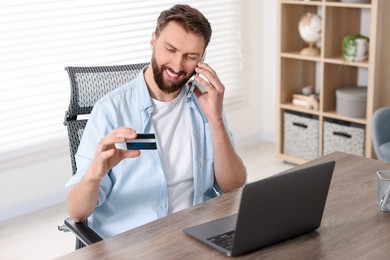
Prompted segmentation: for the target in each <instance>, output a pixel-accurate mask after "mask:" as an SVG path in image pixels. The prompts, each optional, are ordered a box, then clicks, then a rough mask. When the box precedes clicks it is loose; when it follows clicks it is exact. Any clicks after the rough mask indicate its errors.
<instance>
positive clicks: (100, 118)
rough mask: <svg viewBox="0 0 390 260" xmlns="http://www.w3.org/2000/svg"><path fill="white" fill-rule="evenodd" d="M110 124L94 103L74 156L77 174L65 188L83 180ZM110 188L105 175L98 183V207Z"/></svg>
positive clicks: (102, 111)
mask: <svg viewBox="0 0 390 260" xmlns="http://www.w3.org/2000/svg"><path fill="white" fill-rule="evenodd" d="M111 125H112V123H111V122H110V120H109V117H108V116H107V115H106V113H105V112H104V110H103V109H102V108H101V106H100V105H99V103H96V105H95V107H94V109H93V110H92V113H91V115H90V117H89V119H88V123H87V125H86V127H85V129H84V132H83V136H82V138H81V141H80V145H79V148H78V150H77V153H76V155H75V159H76V165H77V172H76V174H75V175H74V176H73V177H72V178H71V179H70V180H69V181H68V182H67V183H66V184H65V188H66V189H67V190H68V189H69V188H70V187H72V186H74V185H76V184H77V183H79V182H80V180H81V179H82V178H83V176H84V174H85V172H86V171H87V169H88V167H89V165H90V164H91V162H92V159H93V157H94V156H95V152H96V148H97V144H98V143H99V141H100V140H101V139H102V138H103V137H104V136H105V135H106V134H107V133H108V132H109V131H111V129H112V127H111ZM111 188H112V182H111V180H110V178H109V176H108V174H107V175H105V176H104V177H103V178H102V180H101V182H100V189H99V198H98V205H97V206H100V205H101V204H102V203H103V202H104V201H105V199H106V196H107V195H108V194H109V193H110V191H111Z"/></svg>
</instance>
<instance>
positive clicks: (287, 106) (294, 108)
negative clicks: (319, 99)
mask: <svg viewBox="0 0 390 260" xmlns="http://www.w3.org/2000/svg"><path fill="white" fill-rule="evenodd" d="M280 108H283V109H287V110H292V111H297V112H302V113H306V114H311V115H316V116H318V115H319V111H318V110H313V109H308V108H304V107H300V106H296V105H293V104H292V103H287V104H281V105H280Z"/></svg>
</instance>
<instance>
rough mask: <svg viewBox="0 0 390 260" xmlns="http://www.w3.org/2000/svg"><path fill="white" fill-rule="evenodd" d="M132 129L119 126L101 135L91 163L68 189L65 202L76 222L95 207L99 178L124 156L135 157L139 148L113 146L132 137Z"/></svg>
mask: <svg viewBox="0 0 390 260" xmlns="http://www.w3.org/2000/svg"><path fill="white" fill-rule="evenodd" d="M136 137H137V133H136V131H135V130H134V129H131V128H125V127H119V128H116V129H114V130H112V131H111V132H110V133H108V134H107V135H106V136H105V137H103V138H102V139H101V140H100V142H99V144H98V146H97V148H96V153H95V157H94V159H93V160H92V163H91V165H90V166H89V168H88V169H87V171H86V172H85V174H84V176H83V178H82V179H81V180H80V182H79V183H77V184H76V185H74V186H73V187H72V188H70V189H69V190H68V193H67V199H66V204H67V208H68V213H69V216H70V217H71V218H72V219H73V220H74V221H76V222H79V221H82V220H83V219H85V218H87V217H88V216H89V215H90V214H91V213H92V212H93V211H94V210H95V207H96V203H97V201H98V194H99V185H100V181H101V179H102V178H103V177H104V176H105V175H106V174H107V173H108V171H109V170H110V169H111V168H113V167H114V166H115V165H117V164H118V163H119V162H120V161H121V160H123V159H125V158H133V157H137V156H139V155H140V154H141V152H140V151H139V150H122V149H119V148H117V147H116V146H115V144H117V143H123V142H125V141H126V140H128V139H134V138H136Z"/></svg>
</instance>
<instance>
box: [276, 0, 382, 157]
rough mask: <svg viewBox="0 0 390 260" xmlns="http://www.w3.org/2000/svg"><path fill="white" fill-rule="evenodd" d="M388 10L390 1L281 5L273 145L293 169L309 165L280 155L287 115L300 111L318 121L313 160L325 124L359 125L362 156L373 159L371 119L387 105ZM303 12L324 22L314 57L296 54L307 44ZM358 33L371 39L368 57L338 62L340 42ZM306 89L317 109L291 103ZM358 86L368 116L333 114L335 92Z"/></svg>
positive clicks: (291, 0) (316, 0)
mask: <svg viewBox="0 0 390 260" xmlns="http://www.w3.org/2000/svg"><path fill="white" fill-rule="evenodd" d="M389 10H390V1H389V0H371V1H370V2H369V3H364V4H363V3H344V2H343V1H342V0H279V2H278V21H279V26H278V28H279V32H278V36H279V38H278V47H277V48H278V51H277V52H278V62H277V64H278V71H277V75H278V77H277V117H278V119H277V140H276V145H277V156H278V157H279V158H280V159H282V160H284V161H287V162H290V163H294V164H301V163H304V162H306V161H307V160H309V159H307V158H306V159H305V158H301V157H300V156H299V155H298V156H297V155H292V154H288V153H286V152H285V150H284V141H285V135H286V134H285V131H286V129H285V127H286V126H285V125H284V114H285V113H286V112H293V113H295V112H299V113H301V114H302V115H308V116H314V117H315V118H316V119H318V137H317V140H316V142H318V153H317V154H316V157H320V156H322V155H324V152H323V150H324V123H325V122H327V121H338V122H342V123H346V124H352V125H356V124H357V125H359V127H361V128H362V129H364V154H362V155H364V156H366V157H374V156H375V155H374V153H373V149H372V143H371V125H370V122H371V117H372V114H373V112H374V111H375V110H376V109H377V108H380V107H383V106H388V105H390V71H389V67H390V15H389V14H387V12H388V11H389ZM307 12H311V13H316V14H318V15H320V16H321V18H322V30H321V39H320V40H319V42H318V43H317V47H319V48H320V55H318V56H303V55H301V54H300V50H301V49H303V48H304V47H306V46H307V44H306V43H305V42H304V41H303V40H302V39H301V37H300V35H299V32H298V24H299V21H300V19H301V17H302V15H304V14H305V13H307ZM358 33H361V34H363V35H366V36H367V37H369V58H368V59H367V60H364V61H360V62H347V61H345V60H344V59H343V58H342V53H341V43H342V39H343V37H344V36H346V35H353V34H358ZM308 85H310V86H314V87H315V89H316V92H317V93H319V100H320V106H319V109H318V110H312V109H307V108H304V107H299V106H296V105H293V104H292V95H293V94H294V93H299V92H300V91H301V88H302V87H303V86H308ZM357 85H364V86H367V102H366V104H367V105H366V117H365V118H352V117H346V116H342V115H339V114H337V113H336V89H338V88H340V87H344V86H357ZM308 138H309V137H308ZM310 138H312V137H310Z"/></svg>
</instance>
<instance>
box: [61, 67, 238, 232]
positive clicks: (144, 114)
mask: <svg viewBox="0 0 390 260" xmlns="http://www.w3.org/2000/svg"><path fill="white" fill-rule="evenodd" d="M182 91H188V87H187V86H185V87H184V88H183V90H182ZM186 104H187V105H188V106H187V109H189V112H190V118H191V124H192V125H191V127H192V129H193V131H191V132H192V137H191V138H192V144H193V145H192V149H193V151H192V154H193V158H192V160H193V178H194V196H193V198H194V200H193V204H194V205H195V204H198V203H201V202H203V201H204V200H206V199H208V198H211V197H215V196H216V195H217V193H218V192H219V189H218V186H217V183H216V181H215V179H214V168H213V144H212V140H211V133H210V129H209V125H208V122H207V118H206V117H205V115H204V114H203V112H202V111H201V109H200V106H199V103H198V102H197V99H196V98H195V96H194V95H192V96H190V97H188V98H187V103H186ZM152 111H153V108H152V102H151V98H150V96H149V92H148V88H147V86H146V83H145V80H144V76H143V73H140V75H139V76H138V77H137V78H136V79H135V80H133V81H131V82H129V83H127V84H125V85H123V86H121V87H119V88H118V89H116V90H114V91H112V92H110V93H109V94H107V95H106V96H104V97H103V98H102V99H101V100H99V101H98V102H97V103H96V104H95V106H94V109H93V111H92V113H91V115H90V118H89V120H88V123H87V126H86V128H85V130H84V133H83V137H82V140H81V142H80V146H79V149H78V151H77V154H76V162H77V173H76V174H75V175H74V176H73V177H72V178H71V179H70V180H69V182H68V183H67V184H66V188H67V189H69V187H71V186H72V185H74V184H76V183H78V182H79V181H80V179H81V178H82V176H83V175H84V173H85V171H86V170H87V168H88V167H89V165H90V163H91V161H92V159H93V157H94V155H95V152H96V147H97V144H98V143H99V141H100V140H101V139H102V138H103V137H104V136H105V135H107V134H108V133H109V132H110V131H111V130H113V129H114V128H116V127H121V126H123V127H131V128H134V129H135V130H136V131H137V133H155V131H154V128H153V124H152V120H151V114H152ZM225 122H226V121H225ZM228 132H229V136H230V140H231V142H232V143H233V136H232V134H231V133H230V131H228ZM156 138H158V136H156ZM177 159H178V160H180V158H177ZM167 215H168V190H167V183H166V179H165V175H164V172H163V169H162V164H161V156H160V154H159V150H158V149H157V150H142V151H141V155H140V156H139V157H136V158H130V159H124V160H122V161H121V162H120V163H119V164H118V165H117V166H115V167H114V168H112V169H111V170H110V171H109V172H108V174H107V175H106V176H105V177H103V179H102V180H101V183H100V190H99V199H98V203H97V207H96V209H95V211H94V212H93V213H92V215H91V216H90V217H89V218H88V224H89V226H91V227H92V229H93V230H95V231H96V232H97V233H98V234H99V235H100V236H102V237H103V238H107V237H110V236H113V235H116V234H119V233H122V232H124V231H126V230H129V229H132V228H134V227H137V226H140V225H142V224H145V223H148V222H150V221H153V220H156V219H159V218H161V217H164V216H167Z"/></svg>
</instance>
